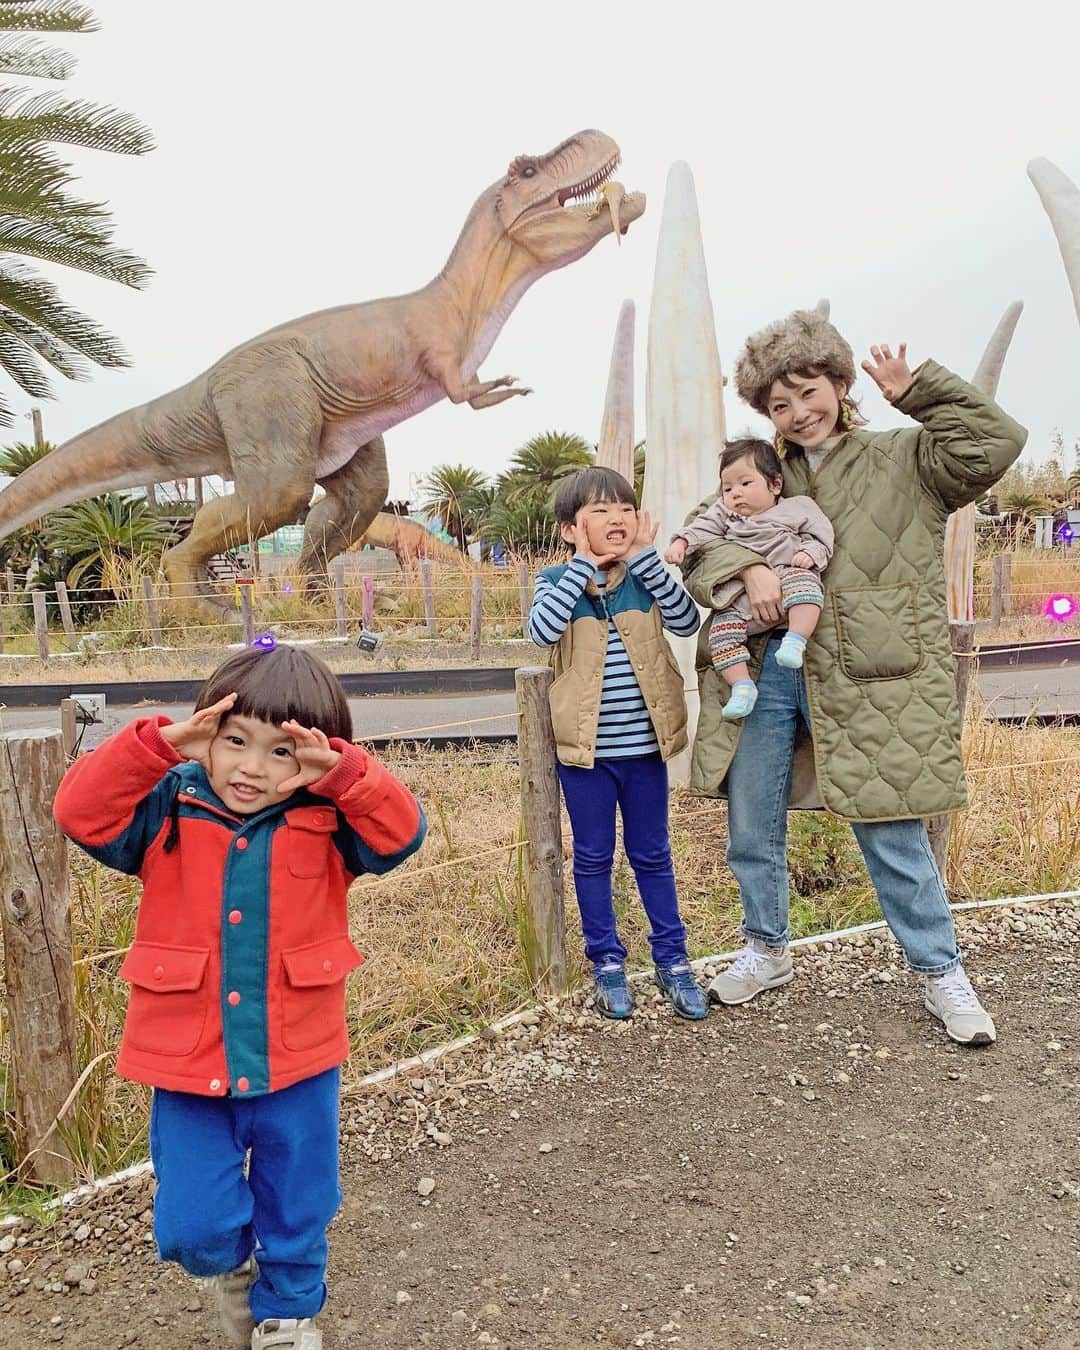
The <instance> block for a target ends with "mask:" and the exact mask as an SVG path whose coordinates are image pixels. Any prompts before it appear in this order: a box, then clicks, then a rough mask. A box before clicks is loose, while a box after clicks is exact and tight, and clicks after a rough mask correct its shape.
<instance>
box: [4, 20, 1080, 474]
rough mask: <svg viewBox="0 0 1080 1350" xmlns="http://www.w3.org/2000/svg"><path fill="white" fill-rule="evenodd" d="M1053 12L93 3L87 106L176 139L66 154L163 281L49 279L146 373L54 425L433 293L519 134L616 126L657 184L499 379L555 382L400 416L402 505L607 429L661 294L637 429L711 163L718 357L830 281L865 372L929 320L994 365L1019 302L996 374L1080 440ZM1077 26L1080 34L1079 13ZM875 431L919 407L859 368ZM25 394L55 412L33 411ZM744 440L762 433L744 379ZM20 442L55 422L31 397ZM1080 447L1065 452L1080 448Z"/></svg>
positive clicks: (85, 391)
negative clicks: (880, 351)
mask: <svg viewBox="0 0 1080 1350" xmlns="http://www.w3.org/2000/svg"><path fill="white" fill-rule="evenodd" d="M1069 8H1070V7H1069V6H1066V5H1063V4H1060V3H1059V2H1058V0H1026V2H1025V3H1024V4H1023V5H1016V4H1014V3H1011V0H1010V3H1008V4H1003V3H1000V0H981V2H979V3H974V2H973V0H950V3H948V4H945V3H942V0H935V3H925V0H912V2H911V3H908V4H906V5H903V6H895V5H891V6H880V5H878V6H875V5H871V4H867V3H865V0H864V2H863V3H859V4H853V3H847V2H846V0H843V2H839V0H838V2H836V3H830V2H829V0H822V3H821V4H819V5H816V6H813V5H807V4H805V3H804V2H800V3H788V2H787V0H777V2H776V3H771V4H769V5H764V4H757V3H751V0H744V2H743V3H741V4H738V5H732V4H729V3H726V2H725V0H713V3H711V4H708V5H706V4H704V3H701V4H696V3H685V2H684V0H667V2H666V3H665V4H663V5H662V6H655V5H648V6H640V7H639V6H633V5H622V6H615V5H610V4H604V5H598V6H585V5H582V4H580V3H573V4H571V3H565V0H545V2H544V4H542V5H538V6H536V5H534V6H528V7H526V6H511V5H507V4H505V3H489V0H476V2H475V3H472V4H470V5H468V6H447V5H443V4H435V3H431V2H430V0H414V3H413V4H410V5H396V4H391V3H385V0H384V3H381V4H377V3H373V2H369V3H365V4H363V5H357V4H353V3H346V0H307V3H306V4H305V5H303V6H299V7H297V6H293V5H290V6H288V7H286V6H284V5H282V4H280V3H277V2H276V0H228V3H223V2H222V0H189V3H187V4H185V5H184V6H181V7H177V6H165V5H158V4H147V3H146V0H93V9H94V11H95V13H96V14H97V16H98V18H99V20H100V21H101V25H102V30H101V32H100V33H97V34H94V35H91V36H87V37H68V38H65V39H64V42H63V45H65V46H66V47H67V48H68V50H70V51H72V52H73V53H74V54H75V55H76V56H77V57H78V58H79V61H80V65H79V69H78V72H77V74H76V76H75V78H74V79H73V80H71V81H69V82H68V83H67V85H66V86H60V87H63V88H66V90H67V92H69V93H70V94H72V95H74V96H78V97H82V98H88V99H92V100H95V101H97V102H103V103H110V104H113V105H116V106H118V107H121V108H124V109H126V110H127V111H130V112H132V113H134V114H136V115H138V116H139V117H140V118H141V119H142V120H143V121H144V122H145V123H146V124H147V125H148V126H149V127H150V128H151V129H152V131H153V133H154V135H155V138H156V142H157V147H158V148H157V149H156V150H155V151H154V152H153V153H151V154H149V155H146V156H144V157H142V158H138V159H123V158H121V157H118V156H109V155H103V154H98V153H94V152H90V151H79V152H73V153H72V159H73V160H74V162H75V163H76V165H77V167H78V170H79V173H80V175H81V179H82V182H81V190H82V191H83V192H84V193H85V195H87V196H88V197H92V198H95V199H99V200H107V201H108V202H109V204H110V206H111V209H112V211H113V214H114V217H115V221H116V226H117V230H116V237H117V241H118V242H119V243H121V244H122V245H124V246H125V247H127V248H129V249H131V250H132V251H134V252H136V253H138V254H140V255H141V256H143V257H145V258H146V259H147V260H148V261H149V263H150V264H151V265H152V266H153V268H154V269H155V277H154V279H153V281H152V282H151V284H150V286H149V287H148V288H147V289H145V290H144V291H141V292H137V291H128V290H126V289H124V288H123V287H120V286H117V285H115V284H109V283H106V282H103V281H98V280H95V279H93V278H87V277H83V276H81V275H79V274H77V273H74V272H70V271H64V270H62V269H56V270H55V271H53V272H50V275H52V276H53V277H54V279H55V280H56V281H57V282H58V284H59V285H60V287H61V289H62V292H63V294H64V296H65V298H66V299H68V300H69V301H70V302H71V303H73V304H75V305H77V306H79V307H80V308H82V309H85V310H86V311H87V312H88V313H90V314H91V315H93V316H94V317H95V318H96V319H98V320H99V321H100V322H101V323H103V324H105V325H106V326H107V327H108V328H109V329H110V330H111V331H113V332H114V333H115V334H117V335H118V336H119V337H120V338H121V339H122V341H123V342H124V344H125V346H126V348H127V350H128V351H129V353H130V355H131V357H132V366H131V367H130V369H127V370H124V371H116V372H99V373H97V374H95V376H94V378H93V380H92V382H90V383H86V384H72V383H69V382H67V381H65V380H63V379H62V378H61V377H57V378H56V381H55V387H56V392H57V396H58V397H57V400H56V401H55V402H54V403H48V404H45V405H44V407H43V412H44V420H45V430H46V434H47V436H48V437H49V438H50V439H51V440H54V441H62V440H64V439H66V438H67V437H69V436H71V435H74V434H75V433H76V432H79V431H82V430H84V429H86V428H87V427H90V426H93V425H94V424H96V423H97V422H100V421H102V420H104V419H105V418H106V417H109V416H111V415H113V414H114V413H117V412H120V411H122V410H124V409H126V408H129V407H133V406H136V405H137V404H139V403H142V402H144V401H146V400H148V399H150V398H153V397H155V396H157V395H159V394H162V393H164V392H166V391H167V390H169V389H172V388H174V387H176V386H178V385H180V384H183V383H185V382H186V381H187V380H189V379H191V378H192V377H194V376H195V375H197V374H198V373H199V372H200V371H202V370H204V369H205V368H206V367H207V366H209V365H210V364H212V363H213V362H214V361H215V360H216V359H217V358H218V357H219V356H220V355H222V354H223V353H224V352H225V351H227V350H228V349H229V348H230V347H232V346H234V345H235V344H236V343H238V342H240V341H243V340H246V339H247V338H250V337H253V336H254V335H256V334H258V333H259V332H261V331H263V330H264V329H266V328H269V327H271V326H273V325H274V324H277V323H279V322H281V321H284V320H286V319H290V318H293V317H296V316H298V315H301V314H306V313H309V312H311V311H314V310H318V309H322V308H325V307H329V306H333V305H339V304H344V303H347V302H350V301H362V300H368V299H373V298H376V297H378V296H382V295H394V294H399V293H401V292H405V291H411V290H414V289H416V288H418V287H419V286H421V285H423V284H424V283H426V282H427V281H428V280H430V278H431V277H432V276H433V275H434V274H435V273H436V272H437V271H438V270H439V268H440V267H441V266H442V264H443V262H444V261H445V259H446V256H447V255H448V253H449V251H450V248H451V246H452V244H453V242H454V240H455V238H456V236H457V234H458V231H459V230H460V228H461V225H462V223H463V221H464V219H465V216H466V215H467V213H468V210H469V208H470V206H471V205H472V203H473V201H474V200H475V198H476V197H477V196H478V195H479V193H480V192H481V191H482V190H483V189H484V188H485V187H487V186H488V185H489V184H490V183H491V182H493V181H494V180H495V179H497V178H499V177H501V176H502V175H503V174H504V173H505V170H506V166H507V164H508V163H509V161H510V160H511V159H512V158H513V157H514V156H515V155H517V154H519V153H522V152H541V151H545V150H548V149H550V148H551V147H553V146H554V145H555V144H557V143H558V142H559V141H561V140H563V139H564V138H565V137H566V136H568V135H570V134H572V133H573V132H575V131H577V130H580V129H581V128H584V127H599V128H601V129H602V130H604V131H606V132H607V133H608V134H610V135H611V136H613V137H614V138H615V139H616V140H617V141H618V142H619V144H620V146H621V148H622V152H623V165H622V167H621V169H620V171H619V174H618V177H619V179H620V180H621V181H622V182H623V183H624V184H625V185H626V187H627V189H628V190H629V189H635V190H641V191H644V192H646V193H647V194H648V197H649V205H648V209H647V211H646V213H645V216H644V217H643V218H642V219H641V220H640V221H638V222H637V223H636V224H635V225H633V226H632V227H631V229H630V233H629V234H628V236H627V237H626V238H625V239H624V240H623V241H622V247H621V248H620V247H618V246H617V245H616V243H615V240H614V239H613V238H610V237H609V238H607V239H604V240H602V241H601V243H600V244H599V245H598V246H597V247H596V249H594V250H593V252H592V253H590V254H589V255H587V256H586V257H585V258H584V259H582V260H581V261H579V262H577V263H575V264H573V265H572V266H570V267H568V268H566V269H564V270H562V271H560V272H556V273H554V274H552V275H550V276H547V277H544V278H542V279H541V280H540V281H539V282H538V283H537V284H536V285H535V286H534V287H533V288H532V289H531V290H530V291H529V292H528V293H527V294H526V296H525V297H524V299H523V300H522V301H521V303H520V304H519V305H518V308H517V310H516V311H515V313H514V314H513V316H512V317H511V319H510V321H509V323H508V324H507V325H506V327H505V328H504V330H503V332H502V334H501V335H500V337H499V339H498V341H497V343H496V345H495V347H494V350H493V351H492V352H491V354H490V355H489V357H488V358H487V360H486V362H485V363H484V365H483V367H482V369H481V376H482V377H484V378H492V377H494V376H498V375H503V374H506V373H510V374H514V375H517V376H519V377H520V378H521V380H522V382H523V383H526V384H528V385H530V386H531V387H532V388H533V389H534V391H535V392H534V393H533V394H532V395H531V396H530V397H528V398H524V399H512V400H510V401H508V402H507V403H505V404H502V405H500V406H498V407H495V408H489V409H484V410H481V411H473V410H472V409H470V408H468V407H465V406H461V407H455V406H453V405H451V404H450V403H448V402H443V403H441V404H438V405H436V406H435V407H434V408H431V409H429V410H428V411H426V412H423V413H421V414H420V415H418V416H417V417H415V418H413V419H412V420H411V421H409V422H406V423H403V424H402V425H400V426H399V427H396V428H394V429H392V430H391V431H390V432H388V433H387V438H386V439H387V452H388V458H389V462H390V468H391V495H392V496H395V497H400V496H405V495H413V496H415V494H416V490H417V485H418V480H419V479H420V478H421V477H422V475H423V474H424V473H425V472H426V471H429V470H430V469H431V468H432V467H433V466H434V465H437V464H441V463H448V462H449V463H458V462H463V463H467V464H472V465H475V466H476V467H478V468H480V469H481V470H483V471H484V472H485V473H489V474H495V473H496V472H498V471H499V470H501V469H502V468H504V467H505V466H506V464H507V461H508V459H509V457H510V455H511V454H512V453H513V452H514V450H515V449H516V448H517V447H519V446H520V445H521V444H523V443H524V442H525V441H526V440H527V439H528V438H529V437H531V436H533V435H535V434H537V433H538V432H541V431H544V430H548V429H559V430H568V431H575V432H578V433H580V434H581V435H583V436H585V437H586V438H587V439H589V440H595V438H596V437H597V435H598V433H599V429H600V419H601V413H602V407H603V398H604V391H605V387H606V382H607V372H608V365H609V361H610V353H611V341H612V336H613V332H614V326H615V320H616V317H617V314H618V310H619V306H620V304H621V302H622V300H623V299H624V298H627V297H630V298H633V299H634V300H635V301H636V303H637V311H638V334H637V386H638V394H637V419H638V433H637V434H638V435H639V436H643V435H644V434H645V404H644V380H645V345H646V325H647V320H648V309H649V296H650V292H651V288H652V275H653V268H654V264H655V258H656V241H657V230H658V226H659V222H660V215H661V206H662V201H663V192H664V183H665V179H666V176H667V172H668V168H669V166H670V164H671V163H672V162H673V161H675V160H684V161H686V162H687V163H688V164H689V165H690V168H691V169H692V171H693V175H694V180H695V184H696V189H697V196H698V203H699V209H700V214H701V221H702V234H703V240H704V248H705V256H706V262H707V266H708V271H709V282H710V289H711V294H712V301H713V306H714V310H715V315H716V328H717V337H718V342H719V348H720V354H721V360H722V362H723V366H724V369H725V370H726V371H729V372H730V369H731V365H732V362H733V360H734V357H735V356H736V354H737V352H738V350H739V347H740V345H741V342H742V340H743V339H744V338H745V336H746V335H747V334H748V333H750V332H752V331H754V330H756V329H758V328H760V327H762V326H763V325H764V324H766V323H768V322H770V321H772V320H773V319H775V318H778V317H780V316H781V315H783V314H785V313H787V312H789V311H790V310H792V309H794V308H797V307H802V306H811V305H813V304H814V302H815V301H816V300H817V299H818V298H819V297H822V296H826V297H828V298H829V299H830V301H831V303H832V317H833V321H834V322H835V323H836V325H837V326H838V327H839V328H840V330H841V332H842V333H843V334H844V335H845V336H846V337H847V338H848V340H849V341H850V342H851V344H852V346H853V347H854V349H855V352H856V359H857V360H858V359H860V358H861V357H863V356H865V355H866V351H867V348H868V347H869V345H870V343H871V342H875V341H888V342H892V343H896V342H898V341H900V340H906V341H907V343H908V349H909V356H910V358H911V359H912V362H913V363H914V362H915V361H917V360H920V359H922V358H923V357H924V356H933V357H934V358H935V359H937V360H939V361H941V362H942V363H944V364H945V365H948V366H949V367H951V368H953V369H955V370H957V371H958V372H960V373H961V374H964V375H970V374H971V373H972V372H973V371H974V368H975V366H976V364H977V362H978V360H979V357H980V355H981V353H982V350H983V347H984V346H985V343H986V341H987V340H988V338H989V337H990V334H991V332H992V331H993V329H994V326H995V324H996V323H997V321H998V319H999V318H1000V316H1001V314H1002V312H1003V311H1004V309H1005V307H1006V306H1007V305H1008V304H1009V302H1010V301H1012V300H1017V299H1019V300H1023V301H1024V304H1025V311H1024V315H1023V317H1022V319H1021V321H1020V326H1019V329H1018V331H1017V334H1016V337H1015V339H1014V341H1013V346H1012V349H1011V351H1010V354H1009V357H1008V360H1007V362H1006V366H1005V371H1004V375H1003V378H1002V381H1001V385H1000V387H999V391H998V398H999V401H1000V402H1001V404H1002V405H1003V406H1004V407H1005V408H1006V409H1007V410H1008V411H1009V412H1011V413H1012V414H1013V415H1014V416H1015V417H1016V418H1018V420H1020V421H1021V422H1022V423H1024V424H1025V425H1026V426H1027V427H1028V428H1029V430H1030V440H1029V449H1028V451H1026V452H1025V453H1026V456H1027V458H1029V459H1030V460H1032V461H1038V460H1042V459H1045V458H1046V457H1047V456H1048V455H1049V454H1050V453H1051V437H1052V435H1053V433H1054V431H1055V429H1060V431H1061V432H1062V434H1063V435H1064V437H1065V440H1066V445H1067V446H1068V447H1071V446H1072V444H1073V442H1074V441H1075V440H1076V439H1077V438H1080V324H1078V322H1077V315H1076V312H1075V309H1074V307H1073V302H1072V298H1071V295H1070V293H1069V290H1068V286H1067V284H1066V280H1065V274H1064V269H1063V267H1062V262H1061V257H1060V254H1059V252H1058V248H1057V244H1056V241H1055V239H1054V236H1053V233H1052V231H1051V228H1050V223H1049V220H1048V219H1047V217H1046V215H1045V213H1044V212H1043V209H1042V206H1041V204H1040V202H1039V199H1038V196H1037V194H1036V192H1035V190H1034V188H1033V187H1032V185H1031V183H1030V182H1029V180H1028V178H1027V174H1026V165H1027V162H1028V160H1030V159H1031V158H1033V157H1035V156H1045V157H1046V158H1049V159H1051V160H1053V161H1054V162H1055V163H1056V164H1057V165H1058V166H1059V167H1060V168H1061V169H1063V170H1064V171H1065V172H1066V173H1067V174H1068V175H1069V176H1070V177H1071V178H1072V179H1073V180H1074V181H1076V182H1080V83H1078V81H1077V79H1076V51H1077V43H1078V39H1080V21H1078V20H1076V19H1074V20H1072V21H1069V20H1067V18H1066V17H1064V16H1065V14H1066V13H1067V11H1068V9H1069ZM1066 30H1068V31H1066ZM856 393H857V394H860V395H861V396H862V406H863V411H864V413H866V415H867V416H868V417H869V419H870V422H871V425H877V426H891V425H897V424H898V423H901V422H902V421H903V419H902V417H901V416H900V414H898V413H896V412H895V411H894V410H892V409H891V408H890V407H889V406H888V405H887V404H886V403H885V402H884V400H883V399H882V398H881V396H880V395H879V394H878V392H877V390H876V389H875V388H874V387H873V386H872V385H871V383H870V381H869V379H868V377H866V376H861V378H860V381H859V384H858V386H857V388H856ZM14 405H15V407H16V410H17V412H18V413H20V414H22V413H25V412H26V411H27V409H28V408H29V406H30V404H29V401H28V400H27V399H26V398H25V397H24V396H18V397H16V398H15V399H14ZM726 406H727V424H728V431H729V434H730V433H734V432H736V431H740V430H742V429H743V428H747V427H755V428H756V429H759V430H760V429H761V426H762V423H761V422H760V421H759V420H758V419H756V418H755V416H754V415H753V414H752V413H750V412H749V411H748V410H747V409H746V408H745V407H744V405H741V404H740V403H739V401H738V399H737V397H736V395H735V392H734V389H733V387H731V386H729V388H728V390H727V391H726ZM9 436H10V438H11V439H17V438H22V439H29V438H30V423H29V421H24V420H23V418H22V417H21V416H20V417H19V418H18V419H17V422H16V426H15V428H14V430H13V432H12V433H9ZM1068 457H1069V459H1070V461H1071V449H1070V450H1069V455H1068Z"/></svg>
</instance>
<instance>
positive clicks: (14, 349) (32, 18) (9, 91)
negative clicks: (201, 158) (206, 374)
mask: <svg viewBox="0 0 1080 1350" xmlns="http://www.w3.org/2000/svg"><path fill="white" fill-rule="evenodd" d="M97 26H98V25H97V22H96V20H95V19H94V17H93V14H92V13H91V11H90V10H89V9H88V8H87V6H86V5H82V4H77V3H74V2H73V0H21V2H16V0H7V2H6V3H0V33H5V32H6V33H20V34H26V33H31V32H49V33H92V32H94V31H95V30H96V29H97ZM74 64H75V63H74V62H73V61H72V59H71V58H70V57H69V56H68V54H67V53H66V52H63V51H60V50H58V49H57V48H54V47H50V46H48V45H45V44H43V43H41V42H40V41H38V40H37V39H36V38H32V37H17V38H8V39H6V40H4V41H3V42H0V72H3V73H6V74H9V75H19V76H28V77H31V78H36V79H46V80H65V79H67V78H68V77H69V76H70V75H71V73H72V71H73V70H74ZM54 144H61V145H75V146H82V147H85V148H89V149H94V150H106V151H109V152H110V153H113V154H121V155H141V154H144V153H145V152H146V151H148V150H150V149H152V148H153V143H152V140H151V136H150V133H149V131H148V130H147V129H146V128H145V127H143V126H142V125H141V123H139V122H137V121H136V120H135V119H134V118H133V117H131V116H129V115H128V114H127V113H123V112H119V111H117V110H116V109H115V108H109V107H102V106H100V105H97V104H93V103H83V102H79V101H76V100H73V99H66V98H63V97H61V96H60V95H57V94H53V93H47V92H46V93H41V92H33V91H32V90H28V89H25V88H10V87H9V88H5V89H0V369H3V370H4V371H5V372H6V373H7V374H8V375H9V376H10V377H11V379H12V380H14V381H15V383H16V384H17V385H18V386H19V388H20V389H22V390H23V391H24V392H25V393H27V394H30V395H31V397H33V398H50V397H51V396H52V390H51V388H50V385H49V382H48V380H47V379H46V377H45V374H44V371H43V370H42V367H41V365H40V364H39V358H40V360H41V361H44V362H45V363H46V364H47V365H49V366H51V367H52V368H53V369H54V370H57V371H59V372H60V374H61V375H65V376H67V377H68V379H74V380H78V379H86V378H87V377H88V374H89V366H88V363H90V362H92V363H94V364H96V365H99V366H104V367H116V366H125V365H127V364H129V362H128V357H127V354H126V353H125V352H124V349H123V347H122V346H121V345H120V343H119V342H118V341H117V339H116V338H114V337H113V336H112V335H111V334H109V333H108V332H106V331H105V329H103V328H102V327H100V326H99V325H98V324H97V323H95V322H94V320H93V319H90V318H88V317H87V316H86V315H85V314H81V313H80V312H79V311H78V310H76V309H74V308H72V307H71V306H70V305H68V304H66V303H65V302H64V300H63V299H62V297H61V295H60V292H59V291H58V290H57V289H56V287H55V286H54V285H53V284H52V282H50V281H47V280H46V279H45V278H44V277H43V276H41V275H40V274H39V273H38V272H36V271H35V270H34V269H33V268H31V267H28V266H26V265H25V264H24V263H23V262H21V261H20V260H19V259H20V258H21V257H29V258H34V259H37V260H40V261H41V262H49V263H60V264H62V265H63V266H65V267H73V268H76V269H77V270H79V271H82V272H89V273H90V274H91V275H92V276H97V277H104V278H105V279H106V280H109V281H118V282H120V283H121V284H122V285H125V286H134V287H140V286H144V285H146V283H147V281H148V280H149V277H150V270H149V268H148V267H147V265H146V264H145V263H144V262H143V261H142V260H141V259H140V258H137V257H135V256H134V255H133V254H131V253H128V252H126V251H125V250H123V249H119V248H117V247H115V246H114V244H113V242H112V234H113V223H112V220H111V218H110V216H109V212H108V210H107V209H106V207H105V206H104V205H102V204H101V203H100V202H93V201H86V200H84V199H82V198H80V197H77V196H74V195H72V193H70V192H69V191H68V190H67V189H68V188H69V186H70V185H71V183H72V182H73V181H74V179H75V175H74V172H73V170H72V167H71V165H70V164H67V163H65V162H64V161H63V160H62V159H60V158H59V157H58V156H57V155H56V154H55V153H54V151H53V149H52V146H53V145H54ZM10 423H11V409H10V406H9V405H8V403H7V400H6V399H4V398H3V397H2V396H0V425H5V426H6V425H10Z"/></svg>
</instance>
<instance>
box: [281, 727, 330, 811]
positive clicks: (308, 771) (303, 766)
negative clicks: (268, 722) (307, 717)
mask: <svg viewBox="0 0 1080 1350" xmlns="http://www.w3.org/2000/svg"><path fill="white" fill-rule="evenodd" d="M281 729H282V731H284V732H286V733H287V734H288V735H290V736H291V737H292V738H293V745H294V746H295V749H294V750H293V754H294V755H295V756H296V762H297V763H298V764H299V765H300V772H299V773H296V774H293V776H292V777H291V778H286V779H285V781H284V782H283V783H279V784H278V792H281V793H286V792H295V791H296V790H297V788H302V787H307V785H308V784H309V783H317V782H318V781H319V779H320V778H325V777H326V775H327V774H328V773H329V772H330V770H331V769H336V768H337V766H338V765H339V764H340V763H341V751H340V750H335V749H334V747H333V746H332V745H331V744H330V742H329V741H328V740H327V739H326V736H325V735H324V734H323V733H322V732H321V731H320V730H319V728H318V727H302V726H301V725H300V723H299V722H296V721H293V720H292V719H290V720H289V721H288V722H282V724H281Z"/></svg>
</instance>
